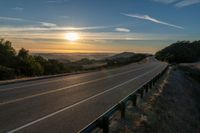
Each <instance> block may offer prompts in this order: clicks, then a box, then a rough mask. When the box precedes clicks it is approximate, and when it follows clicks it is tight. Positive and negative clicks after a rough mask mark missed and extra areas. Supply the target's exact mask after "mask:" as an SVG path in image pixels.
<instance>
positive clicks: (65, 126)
mask: <svg viewBox="0 0 200 133" xmlns="http://www.w3.org/2000/svg"><path fill="white" fill-rule="evenodd" d="M165 67H166V64H165V63H161V62H158V61H156V60H149V61H148V62H146V63H140V64H139V63H134V64H130V65H127V66H124V67H120V68H115V69H107V70H101V71H98V72H91V73H84V74H77V75H70V76H63V77H56V78H50V79H42V80H37V81H27V82H21V83H14V84H9V85H3V86H0V132H2V133H4V132H9V133H12V132H20V133H64V132H65V133H68V132H69V133H73V132H78V131H79V130H80V129H82V128H83V127H85V126H86V125H88V124H89V123H90V122H92V121H93V120H94V119H96V118H97V117H98V116H100V115H101V114H103V113H104V112H105V111H107V110H108V109H109V108H111V107H112V106H113V105H115V104H116V103H118V102H119V101H120V100H121V99H123V98H124V97H126V96H127V95H129V94H130V93H131V92H132V91H134V90H135V89H137V88H138V87H140V86H141V85H142V84H144V83H145V82H147V81H148V80H150V79H152V78H153V77H154V76H155V75H157V74H158V73H159V72H160V71H162V70H163V69H164V68H165Z"/></svg>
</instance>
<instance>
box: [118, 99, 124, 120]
mask: <svg viewBox="0 0 200 133" xmlns="http://www.w3.org/2000/svg"><path fill="white" fill-rule="evenodd" d="M119 109H120V112H121V118H124V117H125V113H126V104H125V103H124V102H121V103H120V104H119Z"/></svg>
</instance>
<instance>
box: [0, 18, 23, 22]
mask: <svg viewBox="0 0 200 133" xmlns="http://www.w3.org/2000/svg"><path fill="white" fill-rule="evenodd" d="M0 20H6V21H24V19H21V18H14V17H0Z"/></svg>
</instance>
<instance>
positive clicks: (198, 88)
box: [112, 67, 200, 133]
mask: <svg viewBox="0 0 200 133" xmlns="http://www.w3.org/2000/svg"><path fill="white" fill-rule="evenodd" d="M188 69H189V68H188ZM199 72H200V70H199ZM186 73H188V72H186V70H185V69H184V71H183V70H182V69H179V68H175V67H173V68H172V69H170V70H169V71H168V74H167V75H166V76H165V77H164V78H165V79H164V81H160V82H161V83H160V84H159V85H157V86H156V88H158V89H157V90H155V92H153V93H152V95H150V96H147V98H146V99H145V100H144V101H143V102H141V103H140V104H139V105H138V107H137V108H130V109H128V111H127V117H126V119H125V120H123V121H121V122H119V123H118V125H117V126H115V127H118V128H115V129H113V130H112V131H113V132H115V131H121V132H128V133H129V132H134V133H199V132H200V103H199V101H200V84H199V83H198V82H197V81H195V80H193V79H192V77H189V76H188V75H187V74H186Z"/></svg>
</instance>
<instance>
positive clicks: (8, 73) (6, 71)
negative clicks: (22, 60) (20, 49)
mask: <svg viewBox="0 0 200 133" xmlns="http://www.w3.org/2000/svg"><path fill="white" fill-rule="evenodd" d="M12 78H15V70H14V69H12V68H8V67H4V66H0V80H5V79H12Z"/></svg>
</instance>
